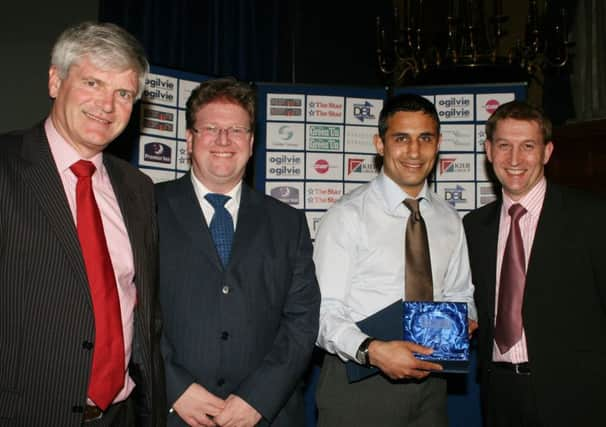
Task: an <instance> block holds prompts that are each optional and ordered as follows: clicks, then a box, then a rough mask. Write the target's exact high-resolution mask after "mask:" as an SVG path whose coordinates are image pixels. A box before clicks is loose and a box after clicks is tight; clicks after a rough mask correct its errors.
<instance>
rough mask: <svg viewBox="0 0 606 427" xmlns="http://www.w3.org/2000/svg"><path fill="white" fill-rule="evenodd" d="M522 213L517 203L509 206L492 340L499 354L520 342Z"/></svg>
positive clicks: (523, 259)
mask: <svg viewBox="0 0 606 427" xmlns="http://www.w3.org/2000/svg"><path fill="white" fill-rule="evenodd" d="M525 213H526V209H524V207H523V206H522V205H520V204H519V203H516V204H513V205H511V207H510V208H509V215H510V216H511V227H510V228H509V236H508V237H507V244H506V246H505V252H504V254H503V263H502V264H501V280H500V282H499V306H498V309H497V321H496V324H495V329H494V339H495V341H496V343H497V346H498V347H499V351H500V352H501V354H504V353H506V352H507V351H508V350H509V349H510V348H511V347H512V346H513V345H514V344H515V343H517V342H518V341H519V340H520V339H521V338H522V300H523V297H524V285H525V283H526V257H525V256H524V242H523V241H522V233H521V232H520V218H521V217H522V215H524V214H525Z"/></svg>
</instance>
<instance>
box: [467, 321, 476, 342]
mask: <svg viewBox="0 0 606 427" xmlns="http://www.w3.org/2000/svg"><path fill="white" fill-rule="evenodd" d="M467 321H468V324H469V326H468V329H467V333H468V334H469V339H471V337H472V335H473V333H474V331H475V330H476V329H478V322H476V321H475V320H473V319H467Z"/></svg>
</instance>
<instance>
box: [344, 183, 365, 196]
mask: <svg viewBox="0 0 606 427" xmlns="http://www.w3.org/2000/svg"><path fill="white" fill-rule="evenodd" d="M364 184H366V183H365V182H346V183H345V187H344V188H343V191H344V192H345V194H349V193H351V192H352V191H354V190H355V189H356V188H358V187H361V186H362V185H364Z"/></svg>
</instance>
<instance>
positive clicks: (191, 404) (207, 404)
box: [173, 383, 225, 427]
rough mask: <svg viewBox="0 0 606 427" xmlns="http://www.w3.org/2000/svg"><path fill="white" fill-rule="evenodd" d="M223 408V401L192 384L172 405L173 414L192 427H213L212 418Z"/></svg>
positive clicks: (214, 424) (199, 386)
mask: <svg viewBox="0 0 606 427" xmlns="http://www.w3.org/2000/svg"><path fill="white" fill-rule="evenodd" d="M224 407H225V401H223V399H220V398H218V397H217V396H215V395H214V394H212V393H210V392H209V391H207V390H206V389H205V388H204V387H202V386H201V385H200V384H196V383H193V384H192V385H190V386H189V387H188V388H187V390H185V392H184V393H183V394H182V395H181V396H179V398H178V399H177V400H176V401H175V403H173V409H174V410H175V412H176V413H177V414H178V415H179V416H180V417H181V418H182V419H183V421H185V422H186V423H187V424H188V425H190V426H192V427H194V426H195V427H198V426H204V427H214V426H216V425H217V423H215V422H214V421H213V417H214V416H216V415H217V414H219V413H220V412H221V411H222V410H223V408H224Z"/></svg>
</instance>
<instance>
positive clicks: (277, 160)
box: [265, 151, 305, 179]
mask: <svg viewBox="0 0 606 427" xmlns="http://www.w3.org/2000/svg"><path fill="white" fill-rule="evenodd" d="M265 165H266V168H265V177H266V178H267V179H304V178H305V159H304V157H303V153H293V152H288V151H287V152H284V151H268V152H267V153H266V163H265Z"/></svg>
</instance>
